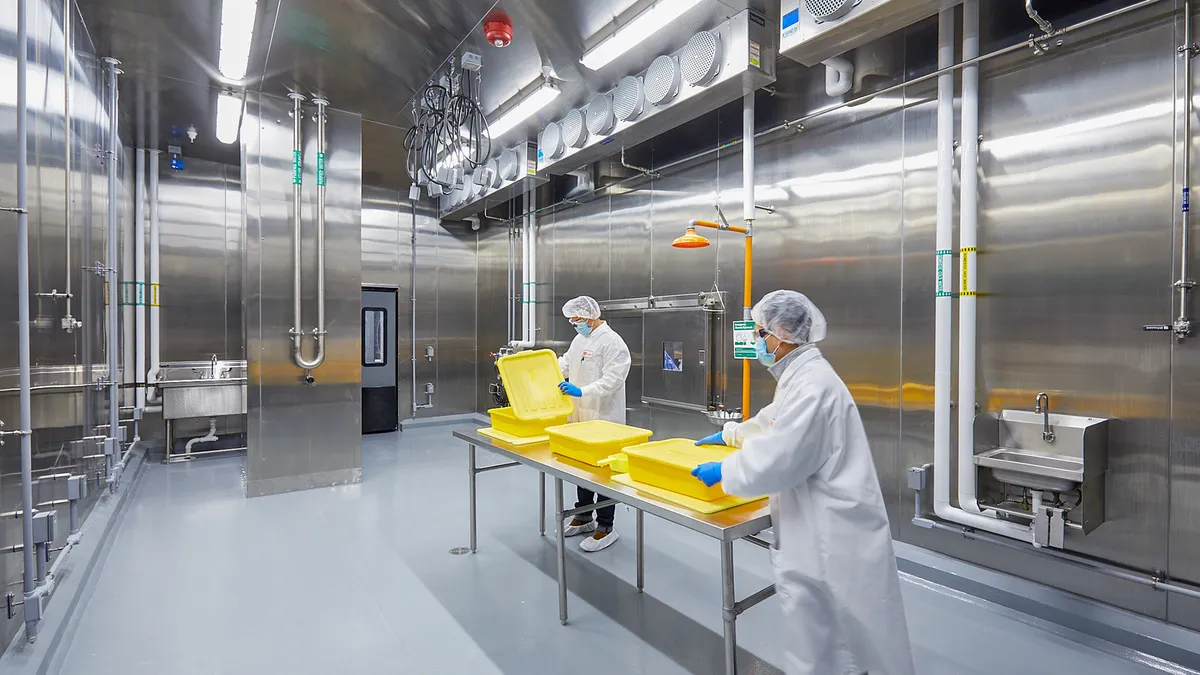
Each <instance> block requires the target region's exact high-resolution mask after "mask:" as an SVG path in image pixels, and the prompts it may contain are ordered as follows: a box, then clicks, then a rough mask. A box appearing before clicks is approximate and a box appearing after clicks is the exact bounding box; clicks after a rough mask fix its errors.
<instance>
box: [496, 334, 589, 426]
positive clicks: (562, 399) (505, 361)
mask: <svg viewBox="0 0 1200 675" xmlns="http://www.w3.org/2000/svg"><path fill="white" fill-rule="evenodd" d="M496 369H497V370H499V371H500V380H501V381H502V382H504V391H506V392H508V401H509V403H510V404H511V405H512V413H513V417H516V418H517V419H519V420H524V421H526V422H533V421H545V422H546V424H554V423H556V422H555V421H556V420H558V419H559V418H562V419H565V418H566V417H567V416H568V415H570V414H571V413H572V412H573V411H574V410H575V406H574V404H573V403H571V397H570V396H567V395H566V394H563V393H562V392H560V391H559V390H558V384H559V383H560V382H562V381H563V374H562V369H561V368H559V367H558V357H557V356H555V354H554V352H552V351H550V350H549V349H539V350H538V351H533V352H519V353H517V354H511V355H509V356H503V357H501V358H500V359H499V360H497V361H496Z"/></svg>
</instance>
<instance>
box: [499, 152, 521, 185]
mask: <svg viewBox="0 0 1200 675" xmlns="http://www.w3.org/2000/svg"><path fill="white" fill-rule="evenodd" d="M520 172H521V158H520V157H519V156H517V149H516V148H509V149H508V150H505V151H504V152H502V153H500V177H501V178H503V179H504V180H516V179H517V175H518V174H519V173H520Z"/></svg>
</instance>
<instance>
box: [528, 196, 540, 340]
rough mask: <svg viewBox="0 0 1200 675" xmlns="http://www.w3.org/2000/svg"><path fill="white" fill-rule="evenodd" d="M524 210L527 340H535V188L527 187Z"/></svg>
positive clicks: (536, 276)
mask: <svg viewBox="0 0 1200 675" xmlns="http://www.w3.org/2000/svg"><path fill="white" fill-rule="evenodd" d="M528 194H529V198H528V199H527V200H526V201H527V202H528V204H527V206H526V209H525V210H526V212H527V213H528V217H529V302H528V305H529V338H528V339H529V341H530V342H537V279H538V275H537V214H536V213H535V211H537V189H536V188H535V187H534V186H532V185H531V186H530V187H529V193H528Z"/></svg>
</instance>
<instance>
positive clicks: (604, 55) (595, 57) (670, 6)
mask: <svg viewBox="0 0 1200 675" xmlns="http://www.w3.org/2000/svg"><path fill="white" fill-rule="evenodd" d="M225 1H226V2H229V0H225ZM698 4H700V0H658V2H656V3H654V4H653V5H651V6H650V7H648V8H647V9H646V10H644V11H643V12H642V13H641V14H638V15H637V16H635V17H634V18H633V20H632V21H630V22H629V23H627V24H625V25H624V26H621V27H620V28H618V29H617V32H615V33H613V34H612V35H610V36H608V37H607V38H605V40H604V41H603V42H601V43H600V44H598V45H596V46H595V47H593V48H591V49H589V50H588V51H587V52H586V53H584V55H583V58H581V59H579V62H580V63H582V64H583V65H584V66H586V67H587V68H590V69H591V70H600V69H601V68H603V67H604V66H607V65H608V64H609V63H612V61H613V60H615V59H616V58H617V57H618V56H620V55H622V54H624V53H625V52H627V51H629V50H630V49H633V48H634V47H635V46H637V45H639V44H641V43H642V42H645V40H646V38H648V37H650V36H651V35H654V34H655V33H657V32H658V30H659V29H660V28H662V27H663V26H665V25H667V24H669V23H671V22H672V21H674V20H675V19H678V18H679V17H680V16H681V15H682V14H683V13H684V12H686V11H688V10H689V9H691V8H692V7H695V6H696V5H698Z"/></svg>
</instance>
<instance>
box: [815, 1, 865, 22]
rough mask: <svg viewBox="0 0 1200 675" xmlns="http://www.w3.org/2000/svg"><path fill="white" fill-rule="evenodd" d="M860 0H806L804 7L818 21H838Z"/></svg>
mask: <svg viewBox="0 0 1200 675" xmlns="http://www.w3.org/2000/svg"><path fill="white" fill-rule="evenodd" d="M857 3H858V0H804V9H806V10H808V13H809V14H811V15H812V18H814V19H816V20H817V21H836V20H837V19H840V18H842V17H843V16H846V15H847V14H849V13H850V10H852V9H854V5H856V4H857Z"/></svg>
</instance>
